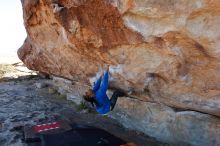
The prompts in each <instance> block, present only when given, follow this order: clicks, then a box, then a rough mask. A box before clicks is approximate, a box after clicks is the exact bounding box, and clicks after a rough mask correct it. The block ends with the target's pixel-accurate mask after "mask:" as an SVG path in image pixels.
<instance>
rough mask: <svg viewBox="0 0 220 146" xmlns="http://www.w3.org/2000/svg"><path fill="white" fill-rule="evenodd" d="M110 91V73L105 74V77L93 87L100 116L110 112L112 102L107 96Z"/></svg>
mask: <svg viewBox="0 0 220 146" xmlns="http://www.w3.org/2000/svg"><path fill="white" fill-rule="evenodd" d="M107 89H108V71H105V72H104V75H103V77H102V76H101V77H100V78H99V79H98V80H97V81H96V83H95V85H94V87H93V89H92V90H93V92H94V93H95V99H96V102H97V103H96V111H97V112H98V113H100V114H106V113H107V112H109V111H110V105H111V104H110V100H109V98H108V96H107V95H106V91H107Z"/></svg>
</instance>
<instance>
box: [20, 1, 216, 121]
mask: <svg viewBox="0 0 220 146" xmlns="http://www.w3.org/2000/svg"><path fill="white" fill-rule="evenodd" d="M22 4H23V10H24V22H25V26H26V29H27V33H28V37H27V39H26V41H25V43H24V45H23V46H22V47H21V48H20V49H19V51H18V55H19V57H20V59H21V60H22V61H23V62H24V63H25V64H26V65H27V66H28V67H29V68H30V69H33V70H38V71H41V72H45V73H49V74H53V75H56V76H60V77H64V78H68V79H70V80H74V81H75V80H77V81H80V82H83V83H88V82H89V80H88V79H90V82H92V81H93V80H94V79H95V77H96V75H97V74H98V72H100V71H101V70H103V68H104V66H105V65H106V64H110V73H111V81H110V86H111V87H114V88H121V89H123V90H124V91H127V92H128V93H130V94H131V95H132V96H136V97H137V98H139V99H140V100H142V101H150V102H155V103H160V104H164V105H167V106H170V107H175V108H177V109H185V110H192V111H198V112H202V113H207V114H211V115H215V116H218V117H219V116H220V59H219V57H220V25H219V24H220V2H219V1H217V0H178V1H177V0H145V1H144V0H31V1H30V0H23V1H22Z"/></svg>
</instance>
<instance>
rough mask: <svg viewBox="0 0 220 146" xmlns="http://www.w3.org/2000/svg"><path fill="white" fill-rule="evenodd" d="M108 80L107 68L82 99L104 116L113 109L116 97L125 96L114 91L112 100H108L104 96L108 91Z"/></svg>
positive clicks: (118, 91)
mask: <svg viewBox="0 0 220 146" xmlns="http://www.w3.org/2000/svg"><path fill="white" fill-rule="evenodd" d="M108 78H109V66H108V68H107V70H106V71H105V72H104V74H102V75H101V76H100V77H99V79H98V80H97V81H96V82H95V84H94V86H93V88H92V89H89V90H88V91H87V92H86V93H85V95H84V96H83V98H84V99H85V100H86V101H88V102H90V103H91V104H92V105H93V106H94V103H95V105H96V111H97V112H98V113H100V114H106V113H108V112H109V111H110V110H111V111H112V110H113V109H114V107H115V104H116V102H117V99H118V97H121V96H125V94H124V93H123V92H122V91H120V90H116V91H115V92H114V93H113V95H112V98H111V99H109V98H108V96H107V95H106V91H107V89H108Z"/></svg>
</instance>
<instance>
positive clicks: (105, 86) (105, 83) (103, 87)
mask: <svg viewBox="0 0 220 146" xmlns="http://www.w3.org/2000/svg"><path fill="white" fill-rule="evenodd" d="M99 89H100V90H102V92H106V91H107V89H108V69H107V70H106V71H105V73H104V76H103V78H102V83H101V85H100V88H99Z"/></svg>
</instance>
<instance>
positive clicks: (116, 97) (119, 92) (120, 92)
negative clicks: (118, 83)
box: [110, 90, 126, 111]
mask: <svg viewBox="0 0 220 146" xmlns="http://www.w3.org/2000/svg"><path fill="white" fill-rule="evenodd" d="M125 95H126V94H125V93H124V92H122V91H120V90H116V91H115V92H114V93H113V94H112V98H111V99H110V101H111V111H112V110H113V109H114V107H115V104H116V102H117V99H118V97H122V96H125Z"/></svg>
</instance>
